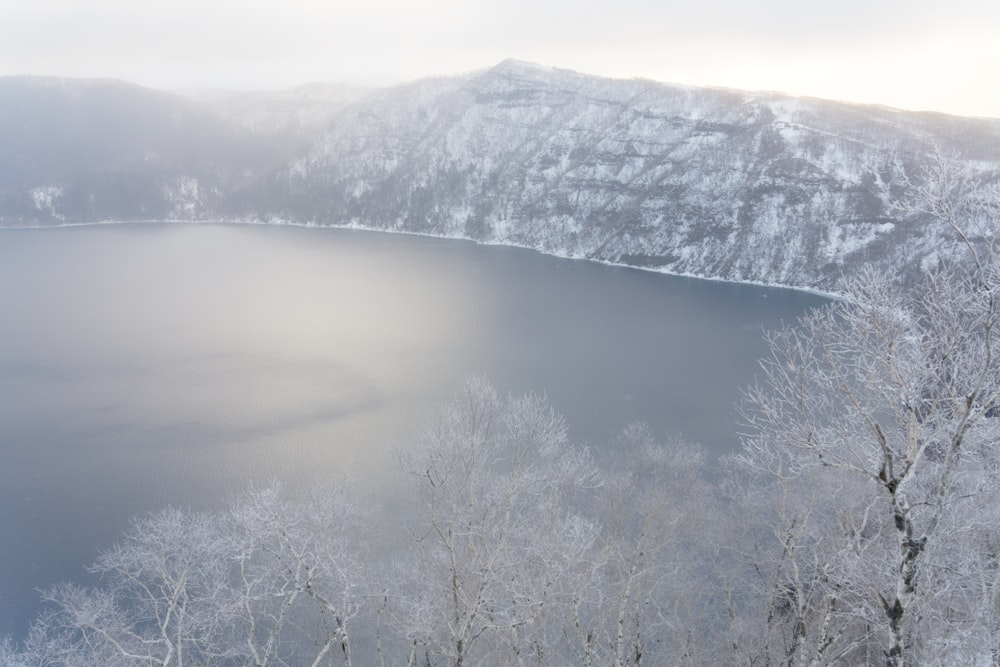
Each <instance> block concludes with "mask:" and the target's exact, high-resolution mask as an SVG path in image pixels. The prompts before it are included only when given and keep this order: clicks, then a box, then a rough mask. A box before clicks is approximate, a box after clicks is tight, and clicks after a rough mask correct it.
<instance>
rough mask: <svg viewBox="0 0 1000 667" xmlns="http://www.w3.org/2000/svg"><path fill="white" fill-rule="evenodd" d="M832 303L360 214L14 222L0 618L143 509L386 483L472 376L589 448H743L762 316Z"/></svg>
mask: <svg viewBox="0 0 1000 667" xmlns="http://www.w3.org/2000/svg"><path fill="white" fill-rule="evenodd" d="M823 302H824V300H823V299H821V298H820V297H817V296H813V295H809V294H804V293H800V292H794V291H790V290H781V289H768V288H761V287H753V286H745V285H735V284H727V283H717V282H707V281H699V280H693V279H685V278H676V277H669V276H663V275H658V274H653V273H648V272H642V271H636V270H632V269H624V268H616V267H608V266H602V265H598V264H593V263H588V262H581V261H573V260H561V259H554V258H551V257H546V256H543V255H540V254H537V253H534V252H531V251H526V250H519V249H512V248H500V247H482V246H476V245H474V244H471V243H465V242H459V241H446V240H438V239H431V238H422V237H411V236H394V235H384V234H377V233H370V232H359V231H349V230H319V229H301V228H278V227H252V226H227V225H167V224H162V225H160V224H157V225H104V226H94V227H74V228H63V229H47V230H0V535H2V539H0V635H3V634H7V633H11V634H14V635H20V634H22V633H23V632H24V630H25V628H26V626H27V624H28V622H29V620H30V618H31V617H33V616H34V615H35V613H37V611H38V602H37V600H38V595H37V593H36V591H35V589H36V588H39V587H46V586H49V585H51V584H53V583H55V582H57V581H59V580H63V579H74V580H78V581H85V580H86V576H85V571H84V566H85V565H86V564H88V563H90V562H93V560H94V558H95V556H96V554H97V551H98V550H99V549H100V548H103V547H107V546H110V544H111V543H113V542H114V541H115V540H116V539H117V538H118V537H119V536H120V534H121V533H122V531H123V530H124V529H125V528H126V527H127V526H128V518H129V517H130V516H131V515H134V514H137V513H143V512H147V511H150V510H154V509H158V508H160V507H163V506H165V505H167V504H173V505H179V506H185V507H193V508H208V507H214V506H217V505H218V504H219V503H220V502H221V501H222V500H223V499H224V498H225V496H226V494H227V493H230V492H232V491H233V490H236V489H239V488H240V487H241V486H242V485H244V484H245V483H246V482H247V481H248V480H257V481H261V482H266V481H267V480H269V479H272V478H278V479H280V480H283V481H284V482H285V484H286V486H292V487H295V486H298V485H304V484H311V483H313V482H315V481H322V480H337V479H344V478H348V479H351V480H353V481H354V482H355V483H356V484H359V485H361V486H363V487H366V488H368V489H371V490H372V491H373V492H375V493H379V492H381V490H380V489H379V486H378V485H379V484H380V483H386V480H391V479H392V476H391V475H386V474H384V471H385V470H386V468H387V466H388V465H389V464H388V463H387V461H386V459H387V452H388V451H389V450H390V447H391V445H392V443H405V436H406V434H407V433H408V432H410V431H412V430H414V429H415V428H417V427H418V426H419V424H420V423H421V420H422V418H423V417H424V415H425V414H426V413H427V412H428V411H429V410H431V409H432V408H433V407H434V406H435V405H437V404H438V403H440V402H441V401H443V400H447V399H449V398H451V397H452V396H453V395H455V393H456V392H457V391H458V390H459V389H460V388H461V384H462V381H463V378H464V377H465V376H467V375H469V374H485V375H486V376H487V377H488V378H489V379H490V380H491V381H492V382H493V383H494V384H495V385H497V387H498V388H499V389H500V390H501V391H502V392H513V393H524V392H526V391H530V390H537V391H539V392H545V393H546V394H547V395H548V397H549V400H550V401H551V403H552V404H553V405H554V407H555V408H556V409H557V410H558V411H560V412H561V413H563V414H564V415H565V416H566V417H567V420H568V422H569V425H570V431H571V436H572V437H573V438H574V439H575V440H577V441H586V442H589V443H590V444H591V445H593V446H594V448H595V449H597V448H601V447H603V446H606V444H605V443H607V441H608V440H610V439H611V438H613V437H614V436H615V435H616V434H617V433H618V432H619V431H620V430H621V429H622V427H624V426H625V425H626V424H627V423H629V422H630V421H634V420H644V421H646V422H648V423H649V424H650V425H651V426H652V428H653V430H654V431H655V432H657V433H658V434H661V435H664V436H666V435H669V434H672V433H680V434H682V435H684V436H685V437H687V438H689V439H691V440H696V441H700V442H702V443H703V444H705V445H706V446H707V447H709V448H710V450H711V451H713V452H716V453H718V452H724V451H729V450H731V449H733V448H734V447H736V446H737V439H736V435H735V434H736V426H735V419H736V417H735V412H734V409H733V406H734V403H735V402H736V401H737V400H738V398H739V396H740V389H741V387H743V386H745V385H746V384H748V383H749V382H750V381H751V380H752V378H753V375H754V373H755V371H756V368H757V366H756V360H757V358H758V357H760V356H761V355H762V354H763V353H764V351H765V350H764V345H763V343H762V340H761V332H762V331H763V329H764V328H766V327H773V326H775V325H777V324H778V323H779V321H781V320H785V321H791V320H793V319H794V318H795V317H797V316H798V315H800V314H801V313H802V312H804V310H805V309H807V308H808V307H811V306H815V305H819V304H822V303H823ZM389 483H391V482H389ZM387 491H391V490H387Z"/></svg>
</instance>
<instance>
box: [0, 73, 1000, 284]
mask: <svg viewBox="0 0 1000 667" xmlns="http://www.w3.org/2000/svg"><path fill="white" fill-rule="evenodd" d="M19 85H20V86H21V87H20V88H17V86H13V84H10V85H9V86H8V87H10V86H13V89H16V90H19V91H21V92H20V93H18V94H19V95H21V96H22V98H23V99H27V98H29V97H30V98H32V100H34V101H33V102H32V104H34V105H35V107H37V109H43V108H44V107H45V105H46V104H50V105H54V106H55V107H57V108H59V109H62V111H61V112H60V113H62V114H63V115H62V116H60V115H58V114H56V116H55V118H54V120H53V121H52V123H53V125H54V126H58V124H59V123H65V122H66V119H67V118H74V117H75V116H74V111H73V110H74V109H76V108H77V106H74V103H71V102H67V101H66V100H65V99H62V100H61V101H60V100H58V99H56V98H57V97H58V96H55V97H53V96H52V95H49V96H48V97H46V96H44V95H41V96H40V95H39V94H38V93H37V91H36V92H35V93H32V94H30V95H29V94H28V93H25V92H24V91H25V90H26V89H31V90H34V88H32V87H31V86H26V85H25V84H23V82H21V84H19ZM67 86H68V84H67ZM67 86H63V88H66V87H67ZM37 87H38V86H35V88H37ZM68 87H69V88H72V86H68ZM74 90H75V89H74ZM130 90H131V89H130ZM2 93H3V90H2V86H0V94H2ZM73 94H74V95H79V92H78V91H76V92H73ZM105 94H106V97H107V99H108V100H109V101H108V104H110V105H112V106H114V105H116V104H118V105H119V106H120V103H119V102H118V101H117V100H118V98H117V97H116V96H114V95H111V94H110V93H108V92H107V91H105ZM351 94H353V93H351ZM32 95H33V96H34V97H32ZM130 95H131V97H136V96H138V97H142V95H139V92H138V91H135V90H132V91H131V93H130ZM144 95H145V97H143V100H144V101H143V102H142V104H143V105H145V106H143V107H142V108H147V107H149V106H150V105H153V106H154V107H155V106H156V104H161V105H165V108H167V109H169V113H166V115H164V114H162V113H161V114H160V116H157V117H156V118H160V120H157V121H156V123H154V124H153V125H152V126H149V127H150V128H151V129H150V130H149V131H146V132H145V133H144V128H146V126H145V125H142V124H141V123H140V124H139V126H138V130H137V131H136V132H133V133H132V134H130V135H128V137H121V136H118V135H116V134H114V132H113V127H114V124H113V123H111V124H108V123H104V124H103V125H102V124H101V123H99V122H98V120H95V119H91V125H94V126H98V127H101V128H103V129H102V130H101V131H102V132H105V133H106V136H108V137H109V138H108V141H110V142H111V143H112V144H114V145H116V146H119V145H120V151H119V153H120V154H121V155H122V156H124V157H123V158H121V159H118V158H116V155H118V153H110V152H108V151H106V150H102V151H99V153H100V155H101V158H100V160H99V161H97V165H96V166H93V165H88V164H87V163H86V161H80V160H77V161H75V162H74V161H70V164H71V165H72V166H73V169H69V170H67V169H66V168H65V164H66V163H65V162H60V160H59V151H60V144H59V142H58V141H56V142H53V141H48V140H47V139H46V140H43V139H37V141H35V143H31V142H30V141H29V142H28V143H25V142H24V141H22V142H21V144H16V142H15V145H18V146H20V149H19V150H20V152H19V153H18V154H17V155H18V157H17V158H16V159H13V158H12V159H9V160H7V161H6V162H3V161H2V160H0V177H5V178H0V224H32V223H43V224H54V223H61V222H72V221H78V220H91V219H95V218H98V217H99V216H100V215H102V214H103V215H104V217H116V218H119V219H149V218H150V217H155V215H161V213H160V212H164V213H162V215H169V216H170V217H174V218H189V219H209V218H213V219H232V220H265V221H268V220H272V221H276V220H281V221H286V222H299V223H312V224H321V225H356V226H362V227H368V228H373V229H386V230H395V231H408V232H417V233H427V234H437V235H443V236H453V237H463V238H471V239H475V240H478V241H482V242H487V243H505V244H516V245H522V246H528V247H532V248H537V249H539V250H542V251H544V252H548V253H553V254H558V255H563V256H571V257H587V258H594V259H600V260H605V261H613V262H622V263H626V264H632V265H637V266H644V267H650V268H657V269H663V270H668V271H672V272H678V273H687V274H693V275H699V276H706V277H717V278H725V279H731V280H749V281H758V282H767V283H778V284H786V285H796V286H807V287H815V288H820V289H835V288H836V284H837V282H838V280H840V278H841V276H842V275H844V274H849V273H851V272H853V271H855V270H857V269H858V268H859V267H860V266H863V265H867V264H875V265H877V266H879V267H880V268H882V269H883V270H886V271H889V272H892V273H893V274H894V275H898V276H901V277H903V278H905V277H906V276H908V275H913V273H915V272H917V271H920V270H923V269H924V268H925V267H927V266H930V265H931V264H933V263H934V262H936V261H937V259H939V258H940V257H941V256H947V255H949V254H952V253H953V252H955V249H956V248H957V245H956V243H955V241H954V239H953V238H952V235H951V234H950V233H949V232H948V230H944V229H940V228H938V227H937V226H935V225H933V224H931V223H930V222H929V221H927V220H921V219H902V220H901V219H897V218H896V217H894V216H893V215H891V213H890V209H889V204H890V202H892V201H893V200H894V199H895V198H897V197H898V196H899V194H900V176H901V173H902V172H903V171H904V170H905V171H906V173H910V174H917V173H919V168H920V165H921V164H922V163H924V162H925V161H926V160H927V159H928V158H929V156H930V155H932V154H933V153H934V151H935V150H937V149H943V150H944V151H945V152H950V153H955V154H956V155H958V156H960V157H961V158H962V159H964V160H967V161H968V162H969V163H970V165H973V166H974V167H975V168H976V169H979V170H981V171H983V172H984V173H987V174H995V173H996V172H997V170H998V167H1000V120H988V119H968V118H958V117H953V116H946V115H941V114H928V113H924V114H921V113H911V112H901V111H896V110H892V109H887V108H882V107H873V106H859V105H849V104H843V103H837V102H829V101H822V100H814V99H799V98H790V97H787V96H782V95H778V94H770V93H747V92H740V91H733V90H722V89H700V88H692V87H678V86H669V85H665V84H660V83H655V82H651V81H645V80H612V79H603V78H598V77H592V76H587V75H583V74H578V73H575V72H569V71H565V70H557V69H552V68H546V67H541V66H537V65H532V64H527V63H521V62H517V61H505V62H503V63H501V64H499V65H497V66H496V67H494V68H491V69H489V70H485V71H481V72H474V73H471V74H466V75H463V76H458V77H453V78H441V79H428V80H423V81H417V82H413V83H410V84H406V85H401V86H396V87H393V88H388V89H382V90H377V91H372V92H368V93H367V94H365V95H363V96H360V97H350V94H348V93H343V91H341V92H337V90H336V89H335V88H332V87H331V88H323V87H314V88H310V89H299V90H294V91H286V92H284V93H274V94H268V95H258V96H255V95H247V96H244V97H240V96H236V97H232V96H229V97H225V98H223V99H217V100H214V101H213V103H212V105H208V104H203V105H202V106H201V107H198V109H200V110H196V109H195V106H196V105H195V103H194V102H191V101H189V100H180V98H176V99H175V98H174V97H168V96H165V94H162V93H154V92H153V91H147V92H146V93H144ZM343 95H348V97H343ZM64 97H65V96H64ZM70 97H72V95H70ZM50 98H51V99H50ZM60 99H61V98H60ZM130 99H131V98H130ZM53 100H54V101H53ZM179 100H180V101H179ZM324 100H327V101H324ZM57 102H58V103H57ZM131 103H132V104H133V106H134V105H135V104H137V103H136V102H134V101H133V102H131ZM60 105H61V106H60ZM213 105H214V106H213ZM35 107H33V108H35ZM88 108H90V107H88ZM226 109H228V111H226ZM220 110H222V111H225V114H221V113H220ZM36 111H37V110H36ZM36 111H33V112H32V113H36ZM123 113H124V112H122V111H121V109H119V108H118V107H115V108H114V109H111V110H109V111H108V112H107V114H108V116H109V117H114V116H115V114H117V117H122V114H123ZM2 116H3V113H0V133H5V135H10V136H3V137H0V140H4V141H14V139H15V138H16V136H17V131H18V130H17V128H16V127H14V128H13V129H11V127H6V126H4V124H3V122H2V121H3V118H2ZM126 117H127V114H126ZM161 117H162V118H161ZM227 118H228V120H226V119H227ZM171 119H172V120H171ZM11 122H14V123H15V124H16V122H17V118H14V120H13V121H11ZM223 122H228V123H230V127H229V128H228V129H226V130H225V131H222V130H220V129H219V127H220V126H219V123H223ZM8 125H10V124H9V123H8ZM85 125H86V124H81V123H80V122H77V123H76V128H77V133H78V134H83V135H87V136H89V135H92V134H93V133H89V134H88V132H87V128H86V127H85ZM247 127H253V128H255V131H253V132H249V131H248V130H247ZM289 127H294V128H297V129H296V130H295V131H296V132H297V133H298V134H296V139H295V141H288V140H287V137H288V134H287V131H288V128H289ZM320 127H321V128H323V130H322V131H321V130H319V129H318V128H320ZM109 128H111V129H109ZM207 128H215V129H214V130H211V131H208V129H207ZM168 130H169V132H168ZM109 132H110V134H107V133H109ZM150 133H152V134H150ZM36 134H37V137H43V138H44V137H45V136H46V135H45V132H44V131H43V130H39V131H38V132H37V133H36ZM150 136H153V137H154V138H155V137H159V136H169V137H172V139H171V140H170V141H169V142H167V143H165V144H162V145H161V143H157V142H156V141H153V142H150ZM192 136H196V137H200V138H201V139H200V140H190V137H192ZM37 137H36V138H37ZM177 137H181V138H184V137H187V138H188V139H186V140H184V141H180V140H178V139H177ZM221 138H224V139H225V141H223V142H221V143H220V139H221ZM73 141H74V140H73V138H72V136H69V135H67V138H66V139H65V142H64V143H65V144H66V146H69V148H67V151H70V152H72V151H76V152H77V153H79V151H80V150H81V149H80V148H79V147H78V146H76V144H73ZM234 142H235V143H234ZM241 142H242V143H241ZM8 145H9V144H8ZM236 145H240V146H242V147H243V148H242V149H241V150H236V149H234V146H236ZM38 147H41V149H39V150H42V149H43V150H42V152H43V153H44V154H45V155H46V156H48V158H46V159H49V158H51V163H52V165H57V164H62V165H64V166H63V167H60V168H56V167H55V166H51V167H49V166H46V165H48V164H49V163H48V162H46V163H45V164H43V165H41V166H40V165H39V164H38V160H36V159H34V154H33V151H35V149H36V148H38ZM185 147H187V148H185ZM168 153H169V155H170V160H169V161H165V160H163V159H162V158H158V159H159V162H157V161H156V160H153V161H152V162H148V161H146V162H144V161H143V160H142V159H140V158H143V156H147V155H154V156H160V155H166V154H168ZM8 163H9V164H8ZM5 170H6V171H5ZM131 173H140V174H142V175H143V179H145V180H142V179H140V180H142V183H141V184H140V185H142V186H143V187H138V186H136V187H132V188H131V190H130V189H128V188H121V189H120V190H119V192H121V193H122V196H125V195H129V196H130V197H131V199H130V200H128V201H127V202H125V203H121V202H114V201H113V195H112V194H111V193H110V192H109V189H108V188H105V189H104V190H102V191H101V192H100V195H101V197H103V198H105V199H106V200H107V199H108V198H110V199H111V200H112V201H108V203H107V205H106V206H105V207H104V208H103V209H101V211H95V210H93V206H91V209H87V208H86V207H84V206H82V205H80V204H79V203H78V202H86V201H91V202H92V201H93V197H91V198H90V199H89V200H88V199H87V194H88V192H87V187H88V184H89V183H92V182H94V181H95V179H96V180H97V181H98V182H102V183H103V182H104V181H106V180H108V179H109V178H111V177H113V179H112V180H113V181H114V182H115V183H119V182H125V183H126V184H127V183H128V182H129V181H128V179H127V178H126V177H125V175H126V174H131ZM98 177H100V178H98ZM102 178H103V179H104V181H102V180H101V179H102ZM147 191H148V192H147ZM157 197H158V199H157ZM146 199H149V200H150V201H146ZM153 200H155V201H153ZM75 202H76V203H75ZM112 204H120V205H112ZM125 204H127V205H125ZM15 205H16V206H15ZM15 208H16V210H14V209H15ZM102 211H110V213H106V212H105V213H102Z"/></svg>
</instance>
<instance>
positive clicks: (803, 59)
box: [0, 0, 1000, 118]
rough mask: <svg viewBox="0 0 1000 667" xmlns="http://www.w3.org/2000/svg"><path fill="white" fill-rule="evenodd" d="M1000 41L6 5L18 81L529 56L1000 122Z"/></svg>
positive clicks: (464, 11)
mask: <svg viewBox="0 0 1000 667" xmlns="http://www.w3.org/2000/svg"><path fill="white" fill-rule="evenodd" d="M998 29H1000V3H996V2H994V1H993V0H954V1H953V2H949V3H944V2H941V1H940V0H907V1H904V0H884V1H880V2H877V3H872V2H870V1H869V0H842V1H841V2H839V3H802V2H797V1H796V0H757V1H755V2H750V3H747V2H745V1H741V0H702V1H700V2H679V1H677V0H666V1H661V2H652V1H650V0H619V1H618V2H615V3H612V2H610V0H572V1H570V0H548V1H543V2H539V1H538V0H535V1H528V0H503V1H502V2H501V1H500V0H483V1H481V2H468V1H462V0H427V1H426V2H421V3H411V2H403V1H401V0H367V1H366V2H364V3H361V2H342V1H339V0H334V1H331V2H318V1H315V0H285V1H284V2H280V3H279V2H275V1H274V0H243V1H236V0H200V1H198V2H195V1H193V0H171V1H169V2H168V1H167V0H150V1H148V2H142V3H136V2H131V1H128V0H89V1H88V2H86V3H79V2H78V1H77V0H34V2H31V3H15V2H8V3H5V6H3V7H0V75H21V74H32V75H53V76H68V77H100V78H117V79H125V80H128V81H133V82H135V83H139V84H141V85H145V86H149V87H153V88H162V89H174V90H177V89H192V88H230V89H275V88H287V87H293V86H296V85H301V84H304V83H309V82H316V81H329V82H344V83H352V84H358V85H375V86H381V85H389V84H393V83H399V82H402V81H407V80H411V79H416V78H421V77H424V76H432V75H446V74H457V73H461V72H466V71H471V70H477V69H481V68H486V67H489V66H492V65H494V64H496V63H497V62H500V61H502V60H504V59H505V58H516V59H520V60H527V61H532V62H537V63H540V64H544V65H549V66H554V67H562V68H568V69H574V70H577V71H581V72H586V73H590V74H597V75H604V76H612V77H622V78H631V77H642V78H648V79H654V80H657V81H664V82H672V83H681V84H689V85H699V86H721V87H731V88H740V89H746V90H774V91H781V92H785V93H789V94H793V95H807V96H814V97H822V98H829V99H841V100H846V101H854V102H862V103H875V104H883V105H887V106H893V107H899V108H903V109H914V110H933V111H942V112H946V113H953V114H959V115H967V116H987V117H996V118H1000V88H998V87H996V86H993V85H992V84H991V81H992V78H993V76H994V75H995V74H996V73H997V72H1000V49H997V48H996V46H995V39H996V33H997V31H998Z"/></svg>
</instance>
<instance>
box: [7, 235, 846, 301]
mask: <svg viewBox="0 0 1000 667" xmlns="http://www.w3.org/2000/svg"><path fill="white" fill-rule="evenodd" d="M144 224H172V225H261V226H265V227H303V228H306V229H353V230H357V231H364V232H377V233H380V234H397V235H402V236H422V237H427V238H435V239H448V240H452V241H466V242H468V243H474V244H476V245H481V246H497V247H504V248H520V249H522V250H531V251H534V252H537V253H539V254H541V255H546V256H548V257H557V258H559V259H572V260H580V261H585V262H593V263H595V264H604V265H605V266H616V267H620V268H625V269H634V270H636V271H648V272H650V273H658V274H660V275H667V276H677V277H680V278H693V279H696V280H708V281H712V282H720V283H731V284H735V285H752V286H755V287H770V288H774V289H787V290H793V291H795V292H802V293H805V294H814V295H816V296H821V297H824V298H827V299H830V300H833V301H842V300H843V299H844V295H843V294H842V293H840V292H831V291H827V290H821V289H818V288H815V287H808V286H804V285H786V284H784V283H769V282H763V281H757V280H732V279H729V278H720V277H718V276H711V275H703V274H698V273H680V272H677V271H669V270H667V269H663V268H658V267H652V266H636V265H634V264H627V263H624V262H612V261H609V260H604V259H597V258H594V257H585V256H581V255H567V254H559V253H555V252H549V251H545V250H542V249H540V248H536V247H534V246H529V245H522V244H519V243H509V242H503V243H499V242H497V243H494V242H489V241H480V240H478V239H474V238H470V237H468V236H462V235H458V234H431V233H428V232H415V231H409V230H399V229H385V228H382V227H374V226H371V225H364V224H361V223H358V222H349V223H344V224H335V223H330V224H319V223H315V222H297V221H291V220H283V219H271V220H260V219H243V218H217V219H211V220H190V219H182V218H177V219H149V220H96V221H92V222H63V223H57V224H52V225H38V224H27V225H4V224H0V230H5V229H6V230H18V229H59V228H63V227H92V226H97V225H144Z"/></svg>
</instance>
